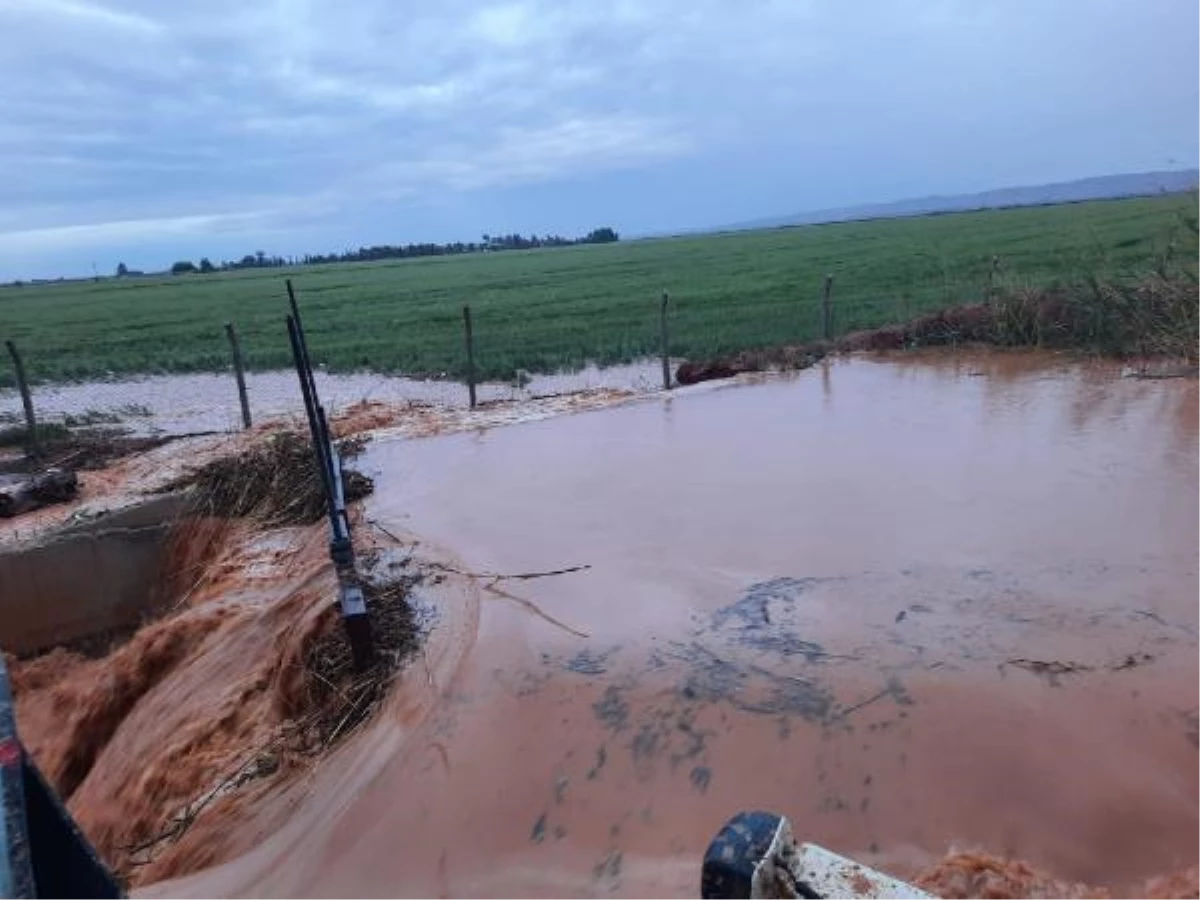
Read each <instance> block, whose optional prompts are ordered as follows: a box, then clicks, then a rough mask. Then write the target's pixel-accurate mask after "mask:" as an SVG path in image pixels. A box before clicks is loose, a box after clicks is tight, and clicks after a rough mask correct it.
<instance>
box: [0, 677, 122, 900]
mask: <svg viewBox="0 0 1200 900" xmlns="http://www.w3.org/2000/svg"><path fill="white" fill-rule="evenodd" d="M0 805H2V808H0V897H121V896H123V894H122V892H121V888H120V886H119V885H118V884H117V881H116V879H115V878H113V876H112V874H111V873H110V872H109V871H108V869H107V868H105V866H104V863H102V862H101V861H100V860H99V858H98V857H97V856H96V851H95V850H94V849H92V845H91V844H89V843H88V841H87V838H86V837H84V836H83V833H82V832H81V831H80V830H79V827H78V826H77V825H76V824H75V821H74V820H73V819H72V818H71V814H70V813H69V812H67V810H66V807H64V806H63V804H62V801H61V800H59V798H58V796H57V795H56V794H55V793H54V791H53V790H52V789H51V788H50V786H49V785H48V784H46V780H45V779H44V778H43V777H42V773H41V772H39V771H38V768H37V766H36V765H35V764H34V762H33V760H32V759H30V758H29V754H27V753H26V752H25V748H24V747H23V746H22V745H21V741H20V738H19V737H18V735H17V721H16V716H15V714H14V712H13V699H12V691H11V690H10V687H9V683H8V669H7V668H6V667H5V665H4V660H3V657H0Z"/></svg>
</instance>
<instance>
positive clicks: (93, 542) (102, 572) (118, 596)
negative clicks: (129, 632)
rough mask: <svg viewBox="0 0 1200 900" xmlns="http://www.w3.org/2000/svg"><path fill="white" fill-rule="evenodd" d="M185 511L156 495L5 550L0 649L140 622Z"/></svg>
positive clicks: (37, 645)
mask: <svg viewBox="0 0 1200 900" xmlns="http://www.w3.org/2000/svg"><path fill="white" fill-rule="evenodd" d="M182 509H183V507H182V502H181V500H180V499H179V498H177V497H171V496H164V497H158V498H155V499H153V500H150V501H147V502H146V503H143V504H139V505H137V506H134V507H128V508H126V509H124V510H121V511H119V512H115V513H111V514H109V515H105V516H102V517H100V518H98V519H95V520H93V521H91V522H86V523H82V524H78V525H72V526H70V527H68V528H64V529H61V530H60V531H58V532H56V533H54V534H53V535H50V536H48V537H46V538H44V539H42V540H40V541H38V542H36V543H34V544H26V545H22V546H16V547H11V548H5V549H4V550H3V551H0V647H2V648H3V649H4V650H6V651H8V652H9V653H16V654H18V655H25V654H29V653H34V652H36V651H39V650H44V649H48V648H49V647H52V646H55V645H57V644H63V643H70V642H73V641H78V640H80V639H83V638H87V637H91V636H94V635H100V634H105V633H107V632H111V631H114V630H119V629H122V628H128V627H131V626H133V625H136V624H137V622H138V621H139V620H140V619H141V618H142V617H143V616H144V615H145V614H146V613H148V612H151V611H152V609H153V606H154V604H155V603H157V602H161V600H162V591H161V590H160V583H161V579H162V568H163V563H164V549H165V548H166V544H167V538H168V536H169V534H170V531H171V527H172V525H173V523H174V522H175V521H176V520H177V519H178V517H179V515H180V514H181V512H182Z"/></svg>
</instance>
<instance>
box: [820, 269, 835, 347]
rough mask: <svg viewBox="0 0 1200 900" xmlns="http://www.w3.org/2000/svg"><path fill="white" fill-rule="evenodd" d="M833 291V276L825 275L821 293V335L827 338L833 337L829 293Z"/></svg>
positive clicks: (831, 305)
mask: <svg viewBox="0 0 1200 900" xmlns="http://www.w3.org/2000/svg"><path fill="white" fill-rule="evenodd" d="M832 291H833V276H832V275H826V276H825V287H824V289H823V290H822V293H821V337H822V338H823V339H825V340H829V339H830V338H831V337H833V302H832V300H831V299H830V293H831V292H832Z"/></svg>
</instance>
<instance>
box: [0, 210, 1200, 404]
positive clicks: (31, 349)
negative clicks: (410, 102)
mask: <svg viewBox="0 0 1200 900" xmlns="http://www.w3.org/2000/svg"><path fill="white" fill-rule="evenodd" d="M1195 215H1196V197H1195V195H1194V194H1189V195H1172V196H1162V197H1153V198H1143V199H1131V200H1117V201H1097V202H1091V203H1080V204H1069V205H1061V206H1048V207H1035V208H1025V209H1009V210H996V211H988V212H974V213H957V214H952V215H940V216H924V217H919V218H911V219H891V220H880V221H872V222H853V223H844V224H834V225H822V226H807V227H797V228H784V229H775V230H766V231H752V232H740V233H729V234H708V235H702V236H694V237H682V238H670V239H656V240H642V241H626V242H622V243H618V244H606V245H586V246H574V247H566V248H553V249H539V250H528V251H505V252H498V253H488V254H473V255H466V256H454V257H426V258H420V259H409V260H397V261H390V262H385V263H344V264H338V265H329V266H309V267H299V268H295V269H255V270H240V271H234V272H223V273H217V274H209V275H199V274H197V275H183V276H176V277H171V276H162V277H158V276H156V277H145V278H125V279H115V278H106V279H101V280H99V281H72V282H56V283H49V284H31V285H22V286H6V287H3V288H0V339H11V340H14V341H15V342H16V343H17V345H18V347H19V348H20V349H21V351H22V353H23V355H24V356H25V360H26V366H27V368H28V369H29V374H30V377H31V378H32V379H33V380H35V381H53V380H65V379H77V378H87V377H92V376H99V375H105V374H107V373H110V372H111V373H117V374H133V373H153V372H182V371H198V370H219V369H223V368H225V367H227V366H228V364H229V348H228V345H227V344H226V340H225V336H224V332H223V328H222V326H223V324H224V323H225V322H227V321H232V322H234V323H235V324H236V326H237V328H238V331H239V333H240V336H241V341H242V345H243V350H244V353H245V356H246V361H247V364H248V365H249V366H250V367H251V368H253V369H270V368H280V367H285V366H287V365H289V364H290V355H289V350H288V342H287V333H286V327H285V324H284V317H285V315H286V313H287V296H286V293H285V289H284V278H285V277H290V278H292V279H293V281H294V283H295V286H296V288H297V291H298V294H299V298H300V302H301V308H302V311H303V314H304V317H305V326H306V328H307V330H308V334H309V344H310V346H311V349H312V352H313V356H314V357H315V360H316V361H318V362H322V363H325V364H326V365H328V367H329V368H330V369H333V370H350V369H363V368H367V369H373V370H377V371H390V372H405V373H411V374H434V375H437V374H442V373H445V374H447V375H452V376H453V375H458V374H461V372H462V371H463V369H464V363H463V350H462V346H463V339H462V306H463V304H466V303H469V304H470V305H471V307H472V313H473V318H474V323H475V334H476V347H477V356H478V366H479V368H480V370H481V372H482V373H483V374H485V375H487V376H492V377H505V376H508V375H511V373H512V372H513V371H514V370H515V369H517V368H523V369H527V370H530V371H552V370H557V369H563V368H574V367H578V366H580V365H582V364H584V363H586V362H588V361H594V362H597V363H601V364H604V363H614V362H619V361H624V360H630V359H635V358H638V357H642V356H645V355H647V354H652V353H655V352H657V349H658V306H659V297H660V294H661V292H662V291H663V290H664V289H665V290H668V291H669V292H670V295H671V299H672V305H671V312H670V315H671V339H672V347H671V349H672V352H673V354H675V355H677V356H688V357H693V358H699V357H705V356H711V355H714V354H718V353H724V352H729V351H734V350H739V349H745V348H753V347H761V346H768V345H772V344H779V343H785V342H793V341H802V340H809V339H812V338H815V337H816V336H817V334H818V329H819V321H820V320H819V306H820V295H821V282H822V279H823V277H824V275H825V273H831V274H832V275H833V276H834V284H833V298H834V305H835V311H836V312H835V329H836V330H837V331H838V332H844V331H847V330H851V329H855V328H862V327H869V326H875V325H881V324H885V323H887V322H890V321H895V320H898V319H902V318H906V317H909V316H911V315H915V314H917V313H919V312H922V311H926V310H929V309H931V308H935V307H940V306H945V305H949V304H954V303H965V302H974V301H978V300H980V299H981V298H982V297H983V296H984V293H985V291H986V289H987V283H988V277H989V269H990V268H991V261H992V256H993V255H997V256H998V257H999V258H1000V261H1001V267H1002V268H1001V271H1000V276H999V278H1000V282H1001V283H1002V284H1003V285H1004V286H1021V285H1028V286H1031V287H1041V286H1047V285H1049V284H1051V283H1053V282H1062V283H1066V284H1072V283H1078V282H1080V281H1082V280H1083V279H1084V278H1086V277H1087V276H1088V275H1090V274H1098V275H1101V276H1103V277H1115V278H1120V277H1125V276H1133V275H1136V274H1137V273H1140V272H1144V271H1146V270H1147V269H1149V267H1151V266H1152V265H1154V264H1155V261H1156V259H1158V258H1159V257H1160V256H1161V255H1162V254H1163V253H1164V252H1166V250H1167V247H1168V245H1169V243H1171V242H1172V241H1175V242H1177V244H1178V246H1176V248H1175V250H1174V251H1173V252H1175V253H1176V254H1179V255H1188V256H1190V257H1192V258H1193V259H1194V258H1195V256H1196V246H1195V236H1194V233H1192V232H1191V231H1189V230H1188V229H1187V228H1184V227H1182V223H1183V220H1184V217H1188V218H1192V219H1194V218H1195ZM0 379H2V381H0V383H3V384H11V383H12V375H11V372H10V371H9V367H8V366H7V361H6V360H5V362H4V363H3V364H0Z"/></svg>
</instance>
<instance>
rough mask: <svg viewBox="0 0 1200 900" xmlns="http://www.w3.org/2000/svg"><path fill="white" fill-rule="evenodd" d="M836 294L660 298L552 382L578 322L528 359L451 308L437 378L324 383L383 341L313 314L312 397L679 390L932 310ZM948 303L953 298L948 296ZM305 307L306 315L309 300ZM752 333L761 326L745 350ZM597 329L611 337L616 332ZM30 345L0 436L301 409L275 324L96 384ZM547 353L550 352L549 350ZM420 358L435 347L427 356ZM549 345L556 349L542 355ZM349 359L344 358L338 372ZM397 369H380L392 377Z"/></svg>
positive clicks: (548, 330)
mask: <svg viewBox="0 0 1200 900" xmlns="http://www.w3.org/2000/svg"><path fill="white" fill-rule="evenodd" d="M998 265H999V264H998V261H996V260H993V264H992V268H991V271H990V273H989V275H988V276H987V278H986V280H984V279H980V280H979V281H976V282H974V283H973V284H971V285H970V289H969V291H962V290H961V289H960V288H959V287H956V288H955V290H954V291H953V293H954V294H955V295H957V296H958V297H959V298H960V299H967V300H972V299H975V300H977V299H982V298H984V297H986V296H988V294H989V293H990V292H991V290H992V288H993V286H994V281H995V276H996V272H997V271H998ZM280 286H281V287H282V285H280ZM841 287H842V285H841V284H840V283H839V281H838V280H837V278H836V277H834V276H833V275H826V276H825V277H824V279H823V280H822V281H821V282H820V283H819V284H818V285H816V286H813V287H812V288H811V289H810V290H809V291H807V292H805V296H804V300H803V301H801V302H796V303H794V304H790V305H785V306H782V307H781V305H780V304H779V302H778V301H777V300H776V299H771V298H768V299H766V300H757V299H749V300H738V301H737V302H730V303H728V304H725V305H723V306H718V307H716V308H714V307H713V305H712V304H704V305H700V304H695V305H693V304H690V303H689V302H688V300H687V298H686V297H683V298H680V297H678V296H674V295H672V294H671V293H669V292H662V294H661V295H660V296H659V297H657V298H654V297H653V296H651V297H649V298H647V299H646V300H645V301H641V302H637V303H627V304H625V309H627V311H628V325H627V326H625V327H622V329H621V331H620V333H619V334H618V335H617V337H616V339H615V340H612V339H611V335H609V338H610V339H609V341H608V344H609V346H608V348H607V354H608V357H609V359H613V360H618V362H615V363H614V364H612V365H598V364H595V363H592V364H585V365H583V367H582V368H577V369H575V370H574V371H568V372H558V373H554V372H552V371H551V372H549V373H548V372H546V371H536V370H537V369H545V370H553V369H554V368H555V367H556V366H555V361H556V360H561V359H563V358H568V359H573V360H576V361H585V360H588V359H590V358H594V357H593V355H592V353H591V352H590V351H592V350H594V346H593V345H592V344H590V343H589V334H588V323H587V322H583V323H580V322H573V321H567V320H566V317H564V320H563V321H561V322H557V321H555V320H554V318H553V316H552V315H547V314H543V317H542V318H541V319H539V321H538V326H539V328H540V332H539V334H538V336H537V341H538V342H539V344H540V349H539V350H537V351H531V350H530V349H529V348H528V347H527V346H525V344H527V343H529V342H530V340H531V339H530V338H529V337H528V335H527V334H526V331H525V330H524V329H523V328H522V322H521V320H520V318H519V317H517V318H514V316H513V315H511V314H505V315H500V314H498V313H496V311H495V310H494V309H492V308H491V307H489V304H488V303H487V302H486V301H485V302H482V303H479V304H466V305H463V306H462V307H454V308H452V309H453V310H454V313H457V314H454V313H451V314H445V313H440V314H439V316H438V318H437V320H436V321H429V322H425V323H423V326H422V327H423V330H422V339H423V340H425V341H426V342H427V346H426V347H425V351H426V354H427V356H430V357H432V358H435V359H441V360H442V361H443V362H444V363H445V371H442V372H438V373H436V374H435V375H434V376H433V377H406V376H404V375H399V374H391V373H390V371H378V370H375V369H373V367H372V365H371V360H370V358H369V355H367V354H366V353H364V359H363V362H364V365H362V366H361V367H359V368H357V370H351V371H338V372H336V373H335V372H331V371H329V369H328V367H327V366H326V365H324V364H323V363H322V360H323V359H324V358H325V355H324V354H323V352H322V348H323V347H324V346H326V345H334V344H336V345H337V346H338V347H339V348H341V349H342V350H344V349H345V348H346V347H347V346H350V347H353V346H354V343H355V341H356V340H361V341H363V343H364V345H365V344H366V343H368V342H370V341H373V340H377V338H378V336H377V335H374V334H368V333H365V332H358V333H356V332H355V330H354V329H355V328H356V327H357V326H356V325H355V323H354V322H353V321H351V322H349V323H347V322H344V321H341V320H339V319H336V318H334V319H328V318H327V319H318V317H317V316H313V317H311V318H312V319H313V320H314V321H319V322H320V324H316V325H313V326H311V327H310V332H311V337H310V342H311V345H312V352H313V356H314V360H315V362H316V363H317V364H318V368H317V373H316V378H317V380H318V384H319V387H320V390H321V393H322V395H323V396H325V397H327V398H328V402H329V406H330V408H331V409H333V410H340V409H344V408H346V407H348V406H350V405H353V404H355V403H360V402H364V401H381V402H385V403H405V402H407V403H435V404H446V405H456V406H464V405H470V406H474V405H476V404H478V403H487V402H492V401H497V400H517V399H526V398H531V397H538V396H544V395H547V394H558V393H569V392H573V391H578V390H587V389H594V388H613V389H621V390H632V391H638V392H645V391H651V390H657V389H668V390H669V389H671V388H672V387H674V386H675V385H674V380H673V378H674V376H673V373H674V369H675V366H676V364H677V363H678V362H680V361H682V360H683V359H689V358H690V359H697V358H708V357H711V356H717V355H721V354H725V353H732V352H736V351H738V350H742V349H757V348H761V347H767V346H772V345H775V346H778V345H781V344H789V343H804V342H809V341H813V340H820V339H825V340H828V339H832V338H835V337H837V336H839V335H843V334H845V333H847V332H850V331H855V330H859V329H866V328H872V327H877V326H880V325H883V324H887V323H890V322H896V321H903V320H906V319H909V318H912V317H913V316H914V315H917V314H919V313H920V312H923V311H925V310H927V309H929V308H931V306H932V305H939V304H931V303H930V302H929V299H928V298H919V299H914V298H913V297H911V296H909V295H908V294H905V293H900V294H898V295H897V296H895V297H892V298H878V297H876V298H862V297H861V296H855V295H854V294H853V292H847V293H848V294H850V296H849V297H846V298H842V297H839V289H840V288H841ZM281 293H282V292H281ZM964 293H965V294H966V296H965V297H964V296H963V294H964ZM946 294H947V296H950V295H951V290H950V288H949V287H947V291H946ZM300 300H301V304H302V306H304V305H305V299H304V297H303V296H301V298H300ZM319 303H320V300H319V298H318V299H317V300H316V301H314V303H313V304H312V305H313V306H314V308H319ZM747 322H752V323H754V324H755V328H756V334H755V335H751V337H750V339H747V325H746V323H747ZM606 327H608V328H609V329H610V331H611V321H609V322H606ZM129 330H130V331H131V332H132V334H131V335H126V336H125V337H123V338H122V339H128V340H129V341H131V342H132V345H134V346H135V347H136V349H137V352H139V353H141V354H142V355H141V356H140V357H139V358H142V359H146V360H147V361H148V362H147V364H146V368H150V369H153V368H155V367H156V366H155V360H156V358H157V357H156V355H155V352H154V351H149V352H148V351H147V348H146V344H145V342H146V341H148V340H149V341H150V342H152V343H153V342H156V341H157V342H161V343H162V344H163V346H161V347H157V348H156V349H157V351H158V352H159V353H161V354H162V355H163V360H164V365H163V366H162V368H164V369H169V368H171V365H170V362H169V360H168V354H169V353H170V352H171V351H172V349H173V348H171V347H169V346H166V340H165V339H163V338H155V337H154V336H153V334H150V335H149V336H147V335H145V334H141V333H140V332H141V331H142V330H144V329H142V328H141V327H135V326H131V328H130V329H129ZM275 332H278V334H275ZM38 337H39V335H37V334H34V335H29V336H27V338H26V339H25V340H22V341H21V345H20V346H18V345H17V343H16V342H15V341H8V342H7V345H6V350H7V359H6V360H4V361H3V362H2V363H0V371H3V370H4V369H7V370H8V371H7V372H5V373H4V374H5V375H7V376H8V377H7V378H5V379H4V380H5V381H6V382H10V383H13V384H14V387H12V388H9V387H0V433H4V432H8V433H10V434H11V433H12V432H13V431H14V430H15V429H21V428H25V429H27V430H28V429H30V428H36V427H37V423H41V425H43V426H45V425H47V424H50V423H58V424H62V425H66V426H68V427H86V426H119V427H122V428H125V429H127V430H131V431H133V432H146V433H168V434H180V433H194V432H207V431H234V430H237V429H240V428H249V427H252V425H253V424H254V423H255V422H259V421H262V420H264V419H267V418H275V417H278V416H283V415H295V414H298V413H299V412H300V411H301V410H302V398H301V396H300V392H299V389H298V387H297V385H296V380H295V375H294V373H293V372H291V370H290V369H289V368H287V366H286V360H287V357H286V356H285V355H283V354H285V353H286V333H285V332H284V329H283V327H282V325H277V326H276V325H273V324H272V323H271V322H269V321H263V320H261V319H260V318H258V319H256V318H253V317H249V318H248V323H247V324H246V325H243V324H241V323H239V322H238V321H236V320H234V321H227V322H220V321H216V322H214V323H213V325H212V328H211V329H210V330H209V332H208V333H206V334H203V335H200V336H197V335H195V334H192V335H189V338H188V343H189V346H188V348H187V349H188V351H189V353H190V356H189V368H193V367H194V368H203V369H207V371H187V372H170V371H168V372H165V373H163V374H154V375H127V374H120V373H108V374H107V375H105V376H102V377H99V378H96V377H85V378H82V379H79V380H64V379H63V378H61V373H62V372H63V366H62V365H61V360H59V359H58V358H57V357H54V356H50V357H49V359H50V360H51V361H52V362H53V363H54V365H43V363H44V362H45V361H46V360H47V356H46V355H45V350H44V347H43V346H42V344H43V342H42V341H39V340H38ZM46 343H52V342H50V341H47V342H46ZM555 344H557V345H559V349H555V348H554V347H553V345H555ZM429 347H433V351H432V352H430V350H429ZM546 347H550V348H551V349H550V350H548V351H547V350H545V348H546ZM112 349H113V348H112V347H111V345H108V346H100V345H96V346H93V347H91V348H77V352H79V353H80V355H81V356H85V357H86V356H88V352H87V351H88V350H90V351H92V352H93V353H95V354H96V355H97V356H99V355H100V354H102V353H103V352H104V351H106V350H107V351H108V352H110V353H111V352H112ZM124 349H128V348H124ZM130 352H133V351H132V350H131V351H130ZM539 352H542V353H544V360H545V365H538V360H539ZM277 357H278V358H277ZM344 358H345V354H344V353H343V362H344ZM513 359H516V360H519V361H530V360H532V363H531V366H532V368H534V369H535V371H527V370H525V369H522V368H518V367H516V366H513V365H511V363H510V361H511V360H513ZM620 360H624V361H620ZM630 360H632V361H630ZM605 361H606V360H605ZM338 368H339V369H343V368H344V366H339V367H338ZM395 368H396V367H395V366H394V365H389V366H387V369H388V370H394V369H395ZM47 369H48V370H50V372H49V377H47V375H46V370H47ZM502 369H509V370H510V371H511V375H510V376H509V377H508V378H504V379H499V378H495V377H482V376H483V375H491V374H492V373H495V372H496V371H498V370H502ZM29 433H31V434H32V433H34V432H33V431H30V432H29Z"/></svg>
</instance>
